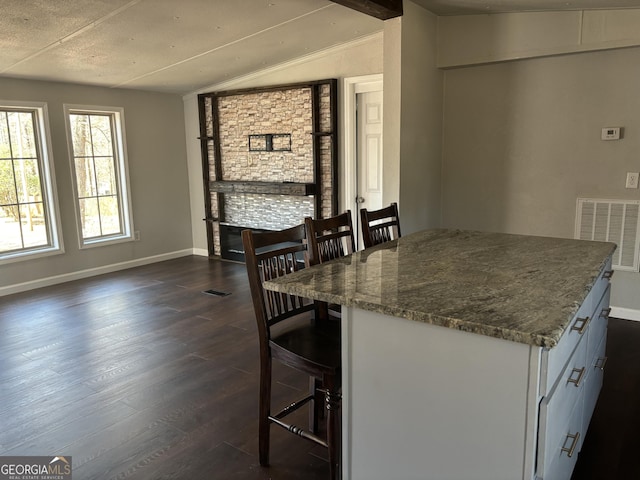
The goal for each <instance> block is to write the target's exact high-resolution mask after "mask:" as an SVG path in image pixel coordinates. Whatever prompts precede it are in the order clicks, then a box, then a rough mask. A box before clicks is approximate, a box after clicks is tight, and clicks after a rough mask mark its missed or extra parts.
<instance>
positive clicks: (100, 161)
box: [96, 157, 117, 195]
mask: <svg viewBox="0 0 640 480" xmlns="http://www.w3.org/2000/svg"><path fill="white" fill-rule="evenodd" d="M96 180H97V184H98V195H114V194H116V193H117V189H116V171H115V165H114V164H113V157H100V158H96Z"/></svg>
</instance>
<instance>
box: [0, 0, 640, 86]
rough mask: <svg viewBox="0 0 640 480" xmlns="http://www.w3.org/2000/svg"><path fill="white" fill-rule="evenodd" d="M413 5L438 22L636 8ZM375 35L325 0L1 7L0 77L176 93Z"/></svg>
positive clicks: (582, 0)
mask: <svg viewBox="0 0 640 480" xmlns="http://www.w3.org/2000/svg"><path fill="white" fill-rule="evenodd" d="M349 1H351V2H356V3H364V4H366V3H368V2H371V1H372V0H349ZM385 1H387V0H384V1H383V2H382V3H384V2H385ZM414 1H415V2H416V3H418V4H420V5H422V6H424V7H425V8H427V9H429V10H431V11H433V12H434V13H436V14H438V15H451V14H469V13H480V12H483V13H487V12H499V11H500V12H501V11H514V10H516V11H518V10H524V11H528V10H541V9H542V10H547V9H581V8H625V7H633V6H640V5H639V4H640V0H562V1H559V0H414ZM340 3H344V2H340ZM382 28H383V22H382V21H381V20H379V19H377V18H374V17H372V16H369V15H366V14H364V13H361V12H358V11H356V10H353V9H351V8H348V7H346V6H343V5H339V4H338V3H334V2H332V1H329V0H180V1H177V0H55V1H52V0H2V11H1V15H0V31H1V32H2V35H0V51H1V52H2V54H0V76H8V77H19V78H33V79H42V80H53V81H62V82H72V83H82V84H91V85H101V86H107V87H123V88H138V89H146V90H155V91H166V92H173V93H179V94H185V93H188V92H193V91H196V90H198V89H201V88H203V87H206V86H209V85H213V84H216V83H220V82H224V81H228V80H230V79H233V78H237V77H241V76H243V75H247V74H249V73H251V72H255V71H257V70H260V69H264V68H269V67H274V66H277V65H279V64H282V63H284V62H288V61H291V60H292V59H296V58H300V57H304V56H306V55H310V54H313V53H317V52H321V51H323V50H325V49H328V48H331V47H334V46H337V45H340V44H343V43H346V42H350V41H353V40H356V39H359V38H362V37H366V36H369V35H372V34H375V33H376V32H380V31H381V30H382Z"/></svg>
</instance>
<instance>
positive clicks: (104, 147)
mask: <svg viewBox="0 0 640 480" xmlns="http://www.w3.org/2000/svg"><path fill="white" fill-rule="evenodd" d="M65 116H66V119H67V130H68V135H69V145H70V150H71V158H72V161H71V169H72V171H73V184H74V185H73V186H74V194H75V197H76V215H77V217H78V220H77V221H78V231H79V237H80V246H81V247H90V246H96V245H104V244H105V243H113V242H119V241H124V240H130V239H132V231H133V227H132V219H131V206H130V201H129V198H130V195H129V186H128V183H129V182H128V171H127V161H126V155H125V152H126V148H125V144H124V114H123V111H122V109H113V108H100V107H73V106H69V105H65Z"/></svg>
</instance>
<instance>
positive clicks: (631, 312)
mask: <svg viewBox="0 0 640 480" xmlns="http://www.w3.org/2000/svg"><path fill="white" fill-rule="evenodd" d="M610 316H611V317H613V318H623V319H625V320H634V321H636V322H640V310H635V309H633V308H623V307H614V306H611V314H610Z"/></svg>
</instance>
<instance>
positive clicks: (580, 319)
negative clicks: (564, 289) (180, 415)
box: [540, 261, 611, 396]
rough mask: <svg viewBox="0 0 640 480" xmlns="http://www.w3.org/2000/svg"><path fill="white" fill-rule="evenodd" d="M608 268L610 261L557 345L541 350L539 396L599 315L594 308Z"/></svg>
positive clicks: (555, 376)
mask: <svg viewBox="0 0 640 480" xmlns="http://www.w3.org/2000/svg"><path fill="white" fill-rule="evenodd" d="M610 268H611V262H610V261H609V262H608V263H607V265H606V267H605V269H604V270H603V271H602V272H601V273H600V276H599V277H598V279H597V280H596V282H595V283H594V285H593V287H592V288H591V291H590V292H589V294H588V295H587V298H586V299H585V301H584V302H583V303H582V305H581V306H580V308H579V309H578V312H577V313H576V315H575V316H574V317H573V319H572V320H571V322H570V323H569V325H568V326H567V329H566V330H565V332H564V334H563V335H562V337H561V338H560V341H559V342H558V345H556V346H555V347H554V348H551V349H549V350H545V351H544V352H543V354H542V365H541V367H542V368H541V371H540V395H541V396H545V395H548V393H549V392H550V391H551V389H552V388H553V387H554V385H555V382H556V381H557V380H558V376H559V375H560V373H561V372H562V370H563V369H564V368H565V366H566V364H567V362H568V361H569V358H570V357H571V355H572V353H573V351H574V350H575V348H576V346H577V345H578V342H579V341H580V340H581V339H582V337H583V336H586V332H587V330H588V329H589V324H590V323H591V321H592V319H593V317H594V315H597V316H600V313H601V310H599V311H597V312H596V310H595V309H596V308H597V306H598V305H599V304H600V300H601V299H602V298H603V295H604V294H605V292H606V290H607V288H608V286H609V280H608V276H609V275H608V274H607V272H608V271H610Z"/></svg>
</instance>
